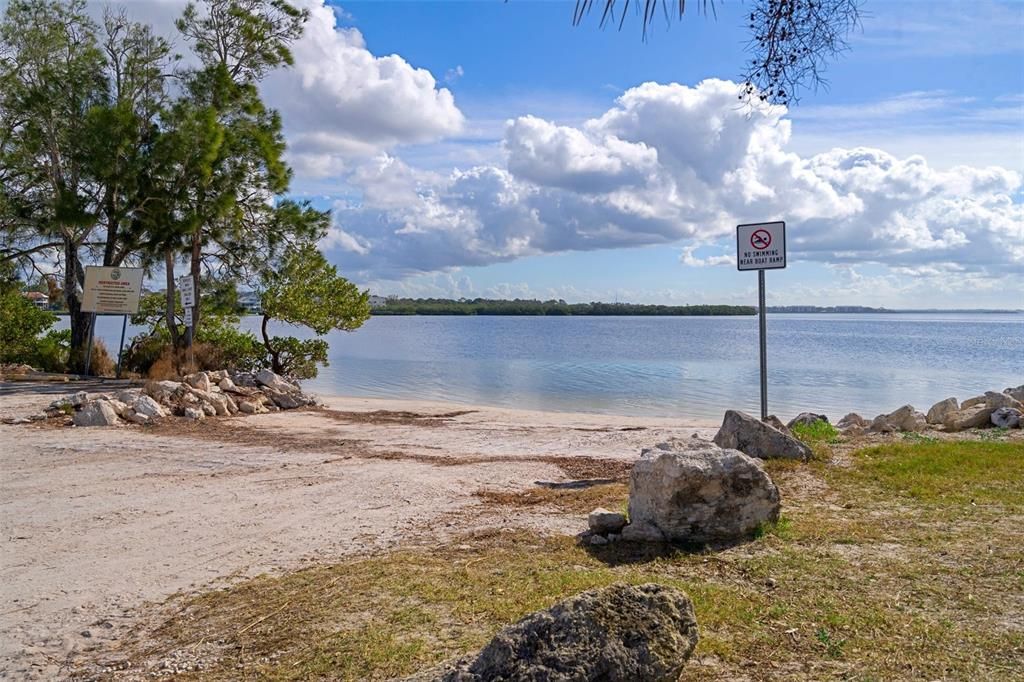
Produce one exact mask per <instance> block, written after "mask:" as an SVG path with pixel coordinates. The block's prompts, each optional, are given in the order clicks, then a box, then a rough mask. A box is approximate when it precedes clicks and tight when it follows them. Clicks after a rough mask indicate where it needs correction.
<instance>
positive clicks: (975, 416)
mask: <svg viewBox="0 0 1024 682" xmlns="http://www.w3.org/2000/svg"><path fill="white" fill-rule="evenodd" d="M993 412H995V410H994V409H992V408H990V407H989V406H988V405H985V404H984V403H982V404H975V405H973V406H971V407H968V408H966V409H964V408H963V407H961V408H960V409H959V410H957V411H956V412H950V413H949V414H947V415H946V419H945V421H943V422H942V425H943V426H945V427H946V430H947V431H963V430H964V429H980V428H982V427H983V426H988V425H989V424H991V423H992V422H991V419H992V413H993Z"/></svg>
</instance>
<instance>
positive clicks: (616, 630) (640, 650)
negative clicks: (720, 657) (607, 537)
mask: <svg viewBox="0 0 1024 682" xmlns="http://www.w3.org/2000/svg"><path fill="white" fill-rule="evenodd" d="M697 640H698V635H697V619H696V617H695V616H694V613H693V604H692V602H691V601H690V598H689V597H687V596H686V594H684V593H683V592H680V591H679V590H677V589H675V588H672V587H668V586H665V585H656V584H648V585H636V586H633V585H612V586H610V587H605V588H602V589H596V590H590V591H588V592H582V593H580V594H578V595H576V596H575V597H570V598H569V599H566V600H565V601H563V602H560V603H558V604H555V605H554V606H552V607H551V608H550V609H545V610H543V611H537V612H534V613H532V614H530V615H528V616H526V617H525V618H523V619H522V620H520V621H519V622H518V623H515V624H513V625H509V626H508V627H506V628H504V629H502V630H501V631H499V632H498V634H497V635H495V636H494V639H492V640H491V641H490V643H489V644H487V645H486V646H485V647H484V648H483V649H482V650H481V651H480V652H479V653H477V654H474V655H471V656H467V657H466V658H463V659H461V660H459V661H457V662H455V663H453V664H449V665H443V666H441V667H440V668H437V669H434V670H431V671H428V672H424V673H420V674H418V675H414V676H412V677H410V678H407V681H408V682H413V681H415V682H427V681H430V682H498V681H504V682H513V681H520V680H521V681H523V682H525V681H528V680H532V681H536V682H541V681H543V682H581V681H586V680H594V681H596V680H601V681H602V682H676V681H677V680H678V679H679V676H680V674H681V673H682V670H683V667H684V666H685V665H686V661H687V660H688V659H689V658H690V654H692V653H693V649H694V647H695V646H697Z"/></svg>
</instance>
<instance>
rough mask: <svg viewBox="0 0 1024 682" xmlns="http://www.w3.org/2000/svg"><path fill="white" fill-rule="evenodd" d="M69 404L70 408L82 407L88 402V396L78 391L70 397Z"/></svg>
mask: <svg viewBox="0 0 1024 682" xmlns="http://www.w3.org/2000/svg"><path fill="white" fill-rule="evenodd" d="M70 402H71V406H72V407H84V406H85V405H86V404H87V403H88V402H89V394H88V393H86V392H85V391H79V392H78V393H75V394H74V395H73V396H71V399H70Z"/></svg>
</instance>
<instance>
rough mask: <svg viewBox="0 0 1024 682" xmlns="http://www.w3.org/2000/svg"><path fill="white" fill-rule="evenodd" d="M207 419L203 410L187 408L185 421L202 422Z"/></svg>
mask: <svg viewBox="0 0 1024 682" xmlns="http://www.w3.org/2000/svg"><path fill="white" fill-rule="evenodd" d="M205 417H206V413H204V412H203V411H202V410H199V409H196V408H194V407H186V408H185V419H192V420H194V421H201V420H202V419H204V418H205Z"/></svg>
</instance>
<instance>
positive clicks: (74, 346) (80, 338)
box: [64, 237, 93, 374]
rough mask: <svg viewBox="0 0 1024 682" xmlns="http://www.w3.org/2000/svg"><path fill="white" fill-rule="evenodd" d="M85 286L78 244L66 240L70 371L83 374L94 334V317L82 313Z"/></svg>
mask: <svg viewBox="0 0 1024 682" xmlns="http://www.w3.org/2000/svg"><path fill="white" fill-rule="evenodd" d="M84 284H85V271H84V270H83V269H82V263H81V261H80V260H79V259H78V244H77V243H76V242H75V241H74V240H72V239H69V238H67V237H65V238H64V301H65V302H66V303H67V306H68V319H69V322H70V323H71V351H70V352H69V353H68V371H69V372H71V373H73V374H81V373H82V372H84V371H85V353H86V347H87V346H88V345H89V334H90V333H91V332H92V325H93V315H92V313H87V312H83V311H82V295H81V293H80V292H81V289H82V286H83V285H84Z"/></svg>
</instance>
